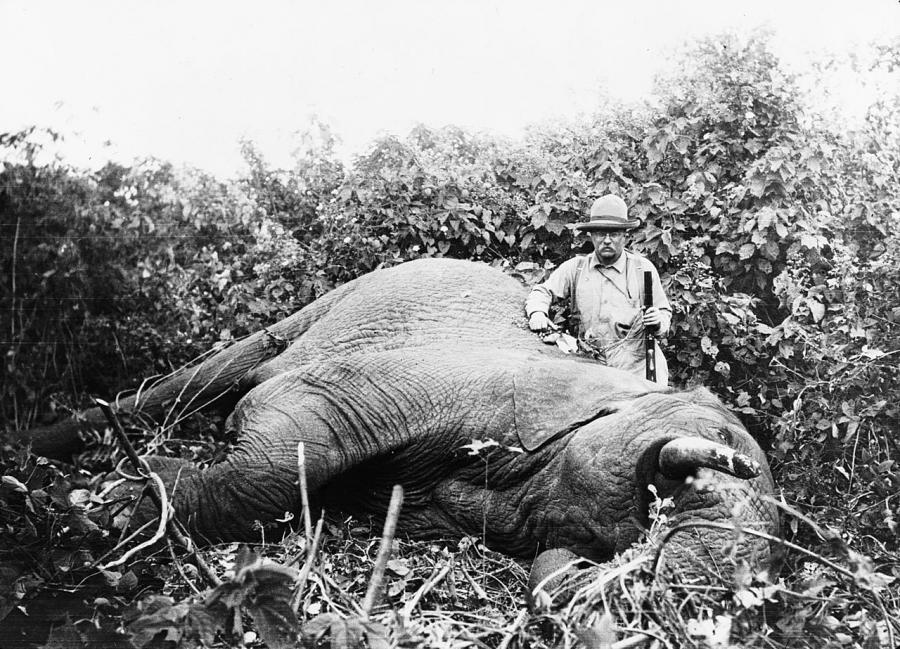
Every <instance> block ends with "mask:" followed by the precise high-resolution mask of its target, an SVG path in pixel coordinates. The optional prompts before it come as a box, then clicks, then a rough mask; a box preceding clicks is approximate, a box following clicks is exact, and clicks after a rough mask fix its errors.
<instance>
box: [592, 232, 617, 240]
mask: <svg viewBox="0 0 900 649" xmlns="http://www.w3.org/2000/svg"><path fill="white" fill-rule="evenodd" d="M593 234H594V236H596V237H597V238H598V239H600V240H601V241H603V240H604V239H606V237H609V238H610V240H611V241H615V240H616V239H621V238H622V237H624V236H625V230H599V231H596V232H594V233H593Z"/></svg>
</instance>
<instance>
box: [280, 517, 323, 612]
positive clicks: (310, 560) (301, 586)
mask: <svg viewBox="0 0 900 649" xmlns="http://www.w3.org/2000/svg"><path fill="white" fill-rule="evenodd" d="M324 522H325V516H324V515H322V516H319V521H318V522H317V523H316V533H315V535H314V536H313V540H312V545H309V544H307V546H306V547H307V548H308V550H307V552H306V561H304V562H303V568H301V569H300V574H299V575H297V581H296V583H295V585H294V596H293V598H292V599H291V608H292V609H294V613H296V612H297V611H298V610H300V601H301V600H302V599H303V591H304V590H305V589H306V581H307V579H309V573H310V572H311V571H312V568H313V565H314V564H315V561H316V554H317V553H318V551H319V541H320V540H321V539H322V524H323V523H324ZM298 556H299V555H298ZM293 562H294V560H291V561H290V562H288V564H287V565H291V564H292V563H293Z"/></svg>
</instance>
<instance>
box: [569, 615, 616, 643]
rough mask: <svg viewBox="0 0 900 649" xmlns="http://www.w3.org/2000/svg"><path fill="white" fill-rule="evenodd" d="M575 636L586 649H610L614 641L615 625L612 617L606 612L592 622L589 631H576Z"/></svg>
mask: <svg viewBox="0 0 900 649" xmlns="http://www.w3.org/2000/svg"><path fill="white" fill-rule="evenodd" d="M575 635H576V636H577V637H578V639H579V640H581V642H582V643H583V644H584V646H586V647H592V648H596V649H612V646H613V643H614V642H615V641H616V631H615V625H614V624H613V619H612V615H610V613H609V611H606V612H605V613H604V614H603V616H602V617H601V618H600V619H599V620H597V621H596V622H594V626H593V627H591V628H590V629H580V630H578V629H576V630H575Z"/></svg>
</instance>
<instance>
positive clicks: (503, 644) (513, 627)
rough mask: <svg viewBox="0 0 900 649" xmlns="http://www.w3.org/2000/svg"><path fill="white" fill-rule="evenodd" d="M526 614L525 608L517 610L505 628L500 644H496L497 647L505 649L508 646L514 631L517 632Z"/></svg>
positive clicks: (513, 636) (514, 633) (514, 635)
mask: <svg viewBox="0 0 900 649" xmlns="http://www.w3.org/2000/svg"><path fill="white" fill-rule="evenodd" d="M526 615H528V610H527V609H524V608H523V609H522V610H520V611H519V614H518V615H517V616H516V619H515V620H514V621H513V623H512V624H511V625H510V626H509V627H508V628H507V629H506V633H505V634H504V635H503V640H501V641H500V644H498V645H497V649H507V647H509V643H510V642H512V639H513V638H515V637H516V633H518V631H519V627H521V626H522V623H523V622H524V621H525V616H526Z"/></svg>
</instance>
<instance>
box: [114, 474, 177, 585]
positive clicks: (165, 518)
mask: <svg viewBox="0 0 900 649" xmlns="http://www.w3.org/2000/svg"><path fill="white" fill-rule="evenodd" d="M150 479H151V480H153V482H154V483H155V484H156V488H157V489H158V490H159V494H160V501H161V503H162V504H161V506H160V508H159V525H158V526H157V528H156V532H155V533H154V534H153V536H152V537H151V538H149V539H147V540H146V541H144V542H143V543H138V544H137V545H136V546H134V547H133V548H131V549H130V550H129V551H128V552H126V553H125V554H123V555H122V556H121V557H119V558H118V559H116V560H115V561H110V562H109V563H107V564H106V565H105V566H100V570H109V569H110V568H115V567H116V566H121V565H122V564H123V563H125V562H126V561H128V560H129V559H130V558H131V557H133V556H134V555H135V554H137V553H138V552H140V551H141V550H143V549H145V548H149V547H150V546H151V545H153V544H155V543H156V542H157V541H159V540H160V539H161V538H162V537H163V536H165V534H166V524H167V523H168V522H169V514H170V512H169V499H168V498H166V487H165V485H164V484H163V481H162V479H161V478H160V477H159V476H158V475H157V474H156V473H153V472H152V471H151V472H150Z"/></svg>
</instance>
